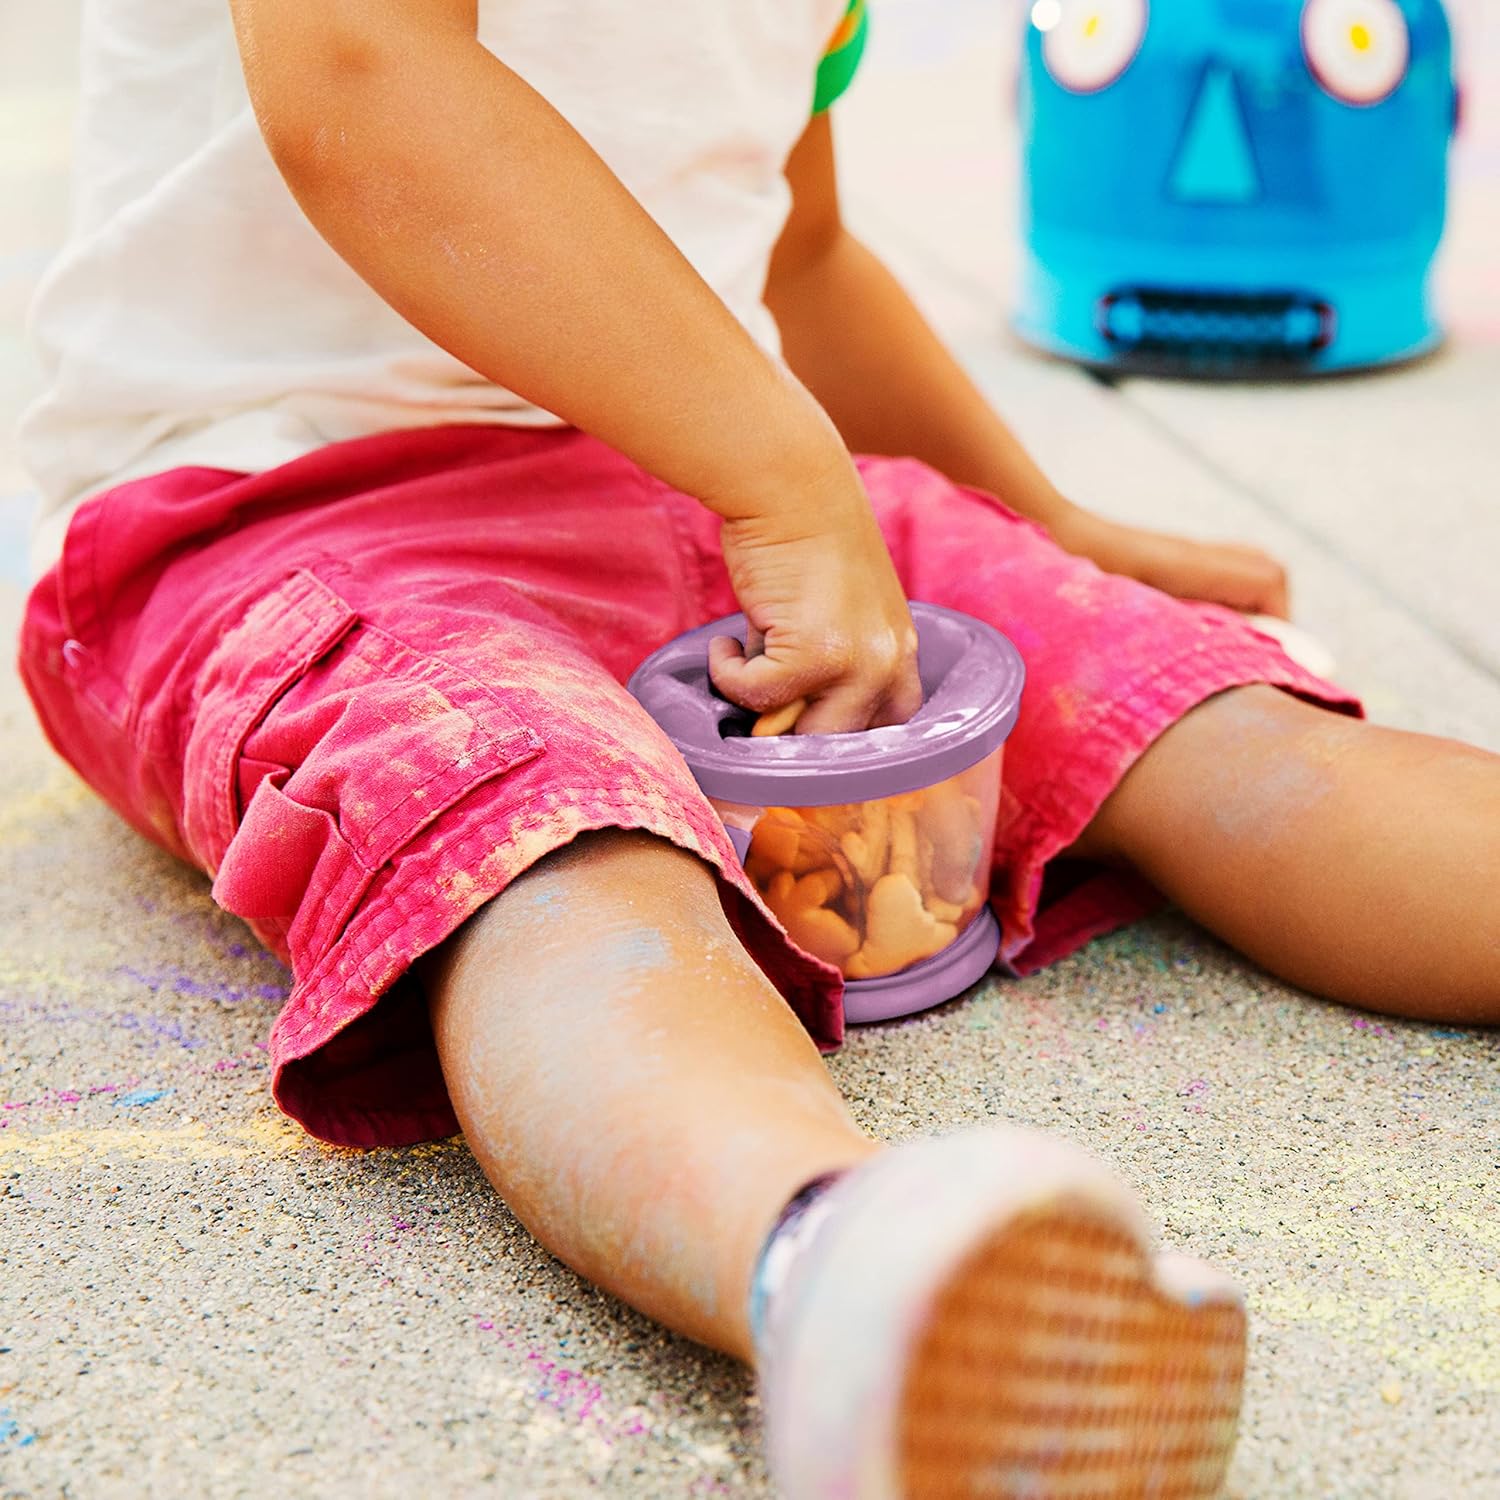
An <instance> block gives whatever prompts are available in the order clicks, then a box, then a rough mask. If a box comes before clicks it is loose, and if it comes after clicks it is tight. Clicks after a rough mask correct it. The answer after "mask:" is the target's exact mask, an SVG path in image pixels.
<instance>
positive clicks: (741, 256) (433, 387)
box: [20, 0, 863, 571]
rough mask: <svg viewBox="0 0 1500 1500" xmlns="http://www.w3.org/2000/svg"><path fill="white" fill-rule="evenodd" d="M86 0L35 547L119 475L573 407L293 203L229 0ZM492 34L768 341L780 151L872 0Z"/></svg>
mask: <svg viewBox="0 0 1500 1500" xmlns="http://www.w3.org/2000/svg"><path fill="white" fill-rule="evenodd" d="M85 14H86V20H85V27H84V57H83V91H82V97H83V105H82V113H81V119H80V125H79V136H78V148H77V168H76V184H75V200H74V216H73V225H72V230H71V234H70V237H69V240H68V243H67V245H66V246H65V248H64V250H63V251H62V254H61V255H60V257H59V258H58V260H57V261H56V263H55V264H54V266H53V267H52V269H51V270H50V271H49V273H48V274H47V276H46V278H45V279H44V281H43V284H42V287H41V289H40V291H39V292H38V294H37V299H36V302H35V304H34V306H33V309H32V332H33V336H34V339H35V342H36V344H37V347H38V351H39V353H40V356H41V359H42V363H43V368H44V371H45V375H46V381H47V384H46V388H45V391H44V394H43V395H42V396H41V398H40V399H39V400H38V401H37V402H36V403H35V404H34V405H33V406H32V408H31V409H30V410H29V411H28V412H27V414H26V416H25V418H24V419H23V422H22V425H21V434H20V436H21V447H22V457H23V459H24V461H25V463H26V464H27V467H28V468H29V469H30V471H31V473H32V475H33V477H34V478H35V480H36V483H37V485H38V487H39V488H40V490H41V495H42V507H41V516H40V519H39V523H38V526H37V530H36V534H35V537H34V541H33V548H32V564H33V567H34V568H36V569H37V570H38V571H41V570H43V569H45V568H46V567H48V566H50V564H51V563H52V562H53V561H54V560H55V559H56V557H57V555H58V553H59V552H60V551H61V547H62V538H63V534H64V532H65V531H66V528H67V522H68V519H69V517H70V515H71V513H72V511H73V510H74V509H76V507H77V506H78V505H79V504H81V503H82V502H83V500H85V499H87V498H88V497H89V496H90V495H93V494H97V493H99V492H100V491H101V490H104V489H106V488H108V487H110V486H111V485H114V484H117V483H119V482H121V481H122V480H125V479H130V478H137V477H140V476H142V475H146V474H152V473H158V472H161V471H163V470H166V469H171V468H176V467H178V466H181V465H184V464H203V465H208V466H212V467H219V468H227V469H243V470H250V471H254V470H260V469H265V468H269V467H271V466H272V465H275V464H280V463H285V462H287V461H289V460H291V459H294V458H297V457H300V456H301V455H302V454H304V453H307V452H309V451H311V450H312V449H314V448H318V447H321V446H322V445H324V444H326V443H331V442H337V441H340V440H342V439H346V438H352V437H359V436H364V435H367V434H370V433H373V432H379V431H385V430H389V429H392V428H401V427H415V426H430V425H435V424H439V423H445V422H500V423H511V424H520V425H545V424H552V423H555V422H556V421H557V418H555V417H554V416H552V415H551V414H550V413H548V412H545V411H542V410H540V409H539V408H537V407H535V406H531V405H529V404H528V403H527V402H525V401H523V400H522V399H521V398H520V397H519V396H516V395H514V394H513V393H511V392H509V391H506V390H504V389H502V388H501V387H499V386H497V385H495V384H493V383H492V382H490V381H487V380H485V379H484V378H483V377H482V376H480V375H478V374H476V373H475V372H474V371H473V370H471V369H470V368H469V367H468V366H467V365H464V364H462V363H461V362H460V361H458V360H456V359H454V358H453V357H452V356H451V355H449V354H448V353H446V352H445V351H444V350H442V349H441V348H439V347H438V346H437V345H436V344H434V343H432V342H431V341H430V340H429V339H427V338H426V337H424V336H423V335H422V334H421V333H419V332H417V330H416V329H415V328H413V327H412V326H411V325H410V324H409V323H407V322H405V321H404V320H403V319H402V318H401V317H400V316H399V315H398V314H397V313H395V312H394V311H393V310H392V309H391V308H389V307H388V306H387V305H386V304H385V303H384V302H382V301H381V299H380V298H379V297H378V296H377V295H376V294H375V293H374V292H373V291H371V290H370V288H369V287H367V286H366V285H365V283H364V282H363V281H361V280H360V278H359V277H358V276H357V275H356V274H355V273H354V272H353V271H352V270H350V268H349V267H348V266H347V265H345V263H344V262H343V261H342V260H340V259H339V257H338V256H337V255H336V254H335V253H334V252H333V250H331V249H330V248H329V247H328V245H327V244H325V243H324V241H323V240H322V239H321V238H320V237H319V235H318V233H317V231H316V230H315V229H314V228H313V227H312V225H311V224H309V223H308V221H307V219H306V218H304V217H303V214H302V211H301V209H300V208H299V207H298V206H297V204H296V201H295V200H294V199H293V198H292V195H291V193H290V192H289V191H288V189H287V187H286V185H285V184H284V183H283V182H282V180H281V177H280V175H279V174H278V173H277V170H276V167H275V165H274V163H273V162H272V160H271V157H270V154H269V152H268V151H267V149H266V146H265V143H264V142H263V141H262V139H261V136H260V133H259V130H258V129H257V127H256V122H255V118H254V115H253V114H252V113H251V109H250V103H249V99H248V97H247V95H246V91H245V84H244V79H243V76H242V74H241V71H240V63H239V56H238V53H237V51H236V47H235V39H234V34H233V31H232V28H231V25H230V20H229V8H228V3H227V0H92V3H91V4H89V5H88V6H87V7H86V11H85ZM856 23H857V26H856ZM856 32H857V35H856ZM479 39H480V41H481V42H483V44H484V45H485V46H486V47H488V48H489V49H490V50H491V51H492V52H494V53H495V55H496V56H498V57H500V58H501V59H502V60H503V61H504V62H505V63H506V64H507V65H508V66H509V67H511V68H513V69H514V70H515V71H516V72H517V73H519V74H520V75H521V76H522V77H523V78H525V79H526V81H527V82H528V83H530V84H531V85H532V87H533V88H535V89H537V90H538V91H539V92H540V93H541V94H542V95H543V96H544V97H546V98H547V99H548V100H549V101H550V102H551V103H552V105H553V106H554V107H555V108H556V109H557V110H559V111H560V112H561V113H562V114H563V115H564V116H565V117H566V118H567V119H568V120H569V121H570V122H571V123H572V124H573V126H574V127H575V128H576V129H577V130H578V131H579V132H580V133H581V134H582V135H583V136H584V137H585V138H586V139H587V140H588V141H589V143H590V144H591V145H592V146H593V147H594V149H595V150H596V151H598V152H599V154H600V155H601V156H602V157H603V159H604V161H605V162H606V163H607V164H608V165H609V166H610V167H611V168H612V169H613V171H614V172H615V173H616V174H617V175H618V176H619V177H620V179H621V180H622V181H623V182H624V184H625V186H626V187H627V188H628V189H629V190H630V191H631V192H632V193H633V194H634V195H635V197H636V198H637V199H638V200H639V201H640V203H641V204H642V205H643V206H644V207H645V208H646V210H647V211H648V212H649V213H650V214H651V215H652V217H653V218H654V219H655V220H656V221H657V222H658V223H659V224H660V225H661V226H662V228H663V229H664V230H665V231H666V232H667V234H668V235H669V236H670V237H671V238H672V239H673V240H674V241H675V242H676V244H677V246H678V248H679V249H680V250H681V251H682V252H683V254H684V255H686V257H687V258H688V259H689V260H690V261H691V262H692V263H693V265H694V266H695V267H696V268H697V270H698V272H699V273H700V274H701V275H702V276H703V277H704V279H705V280H706V281H707V282H708V283H709V285H710V286H711V287H713V289H714V290H715V291H716V292H717V293H718V294H719V296H720V297H721V298H723V300H724V302H725V303H726V304H727V305H728V306H729V308H730V310H731V311H732V312H733V313H734V314H735V315H736V316H737V317H738V318H739V319H740V321H741V322H742V323H743V324H744V325H745V327H746V328H748V329H749V330H750V332H751V333H752V334H753V335H754V336H755V338H756V339H758V340H759V341H760V342H761V343H762V344H763V345H764V346H765V347H766V348H767V349H769V350H772V351H773V352H774V351H776V349H777V347H778V343H777V335H776V328H775V324H774V323H773V321H772V319H771V317H770V314H769V313H768V312H767V311H766V309H765V307H764V305H763V301H762V298H763V293H764V287H765V278H766V269H767V265H768V262H769V258H770V254H771V251H772V249H773V248H774V245H775V242H776V238H777V236H778V234H779V233H780V231H781V227H782V225H783V223H784V222H785V218H786V214H787V211H788V208H789V206H790V199H789V193H788V190H787V186H786V182H785V179H784V177H783V169H784V167H785V163H786V158H787V154H788V153H789V151H790V150H791V148H792V146H793V145H794V144H795V143H796V141H797V140H798V138H799V137H800V136H801V134H802V132H803V130H804V129H805V128H806V126H807V122H808V119H809V116H810V114H811V112H812V109H813V103H814V84H815V80H818V81H819V83H820V84H822V83H823V82H825V80H823V79H821V78H820V76H819V69H820V63H824V60H825V57H827V59H828V62H831V63H834V64H836V65H837V64H839V63H840V62H841V61H842V60H847V69H845V68H839V69H838V71H840V72H842V73H843V74H844V77H845V79H846V78H847V72H848V71H852V65H853V62H855V61H857V57H858V50H859V45H862V43H863V0H854V3H853V4H850V0H710V3H704V0H649V3H647V4H624V3H622V0H480V5H479ZM856 44H858V45H856ZM851 54H852V56H851ZM824 67H825V71H826V68H827V64H826V63H824ZM840 86H841V85H840ZM826 92H827V90H826V88H820V94H826ZM820 102H826V100H821V101H820Z"/></svg>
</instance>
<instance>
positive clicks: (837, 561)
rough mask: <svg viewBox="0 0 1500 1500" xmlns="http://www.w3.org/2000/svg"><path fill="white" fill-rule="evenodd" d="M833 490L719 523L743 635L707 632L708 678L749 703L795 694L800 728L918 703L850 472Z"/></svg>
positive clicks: (904, 714) (893, 585)
mask: <svg viewBox="0 0 1500 1500" xmlns="http://www.w3.org/2000/svg"><path fill="white" fill-rule="evenodd" d="M840 489H841V491H845V493H842V494H841V496H840V497H838V498H836V500H835V501H834V502H833V503H828V502H826V501H824V500H822V499H821V497H820V500H819V502H818V503H817V504H816V505H808V506H807V507H805V508H802V509H799V510H797V511H795V512H793V513H787V514H781V513H777V514H770V515H760V516H751V517H742V518H738V519H732V520H727V521H726V522H725V523H724V530H723V533H722V543H723V548H724V561H725V562H726V564H728V567H729V577H730V581H731V583H732V584H733V586H734V592H735V596H736V598H738V600H739V601H740V607H741V608H742V609H743V610H744V611H745V616H746V619H747V620H748V621H749V623H750V628H751V634H750V640H749V643H748V644H749V648H750V650H749V653H748V654H747V653H746V652H745V651H744V650H743V649H742V648H741V646H740V643H739V642H738V641H736V640H734V639H733V638H731V637H728V636H720V637H719V638H718V639H717V640H715V641H714V642H713V644H712V646H711V647H710V650H709V673H710V675H711V676H712V678H713V683H714V686H715V687H716V688H718V690H719V691H720V692H721V693H723V694H724V696H725V697H726V698H729V699H732V700H733V701H734V702H735V703H738V704H740V705H741V706H742V707H744V708H748V709H752V710H754V711H755V712H757V713H764V712H766V711H767V710H769V709H775V708H780V707H782V706H783V705H785V704H788V703H791V702H792V701H793V700H795V699H797V698H805V699H806V700H807V702H808V707H807V709H806V710H805V711H804V712H803V713H802V714H801V715H800V716H799V717H798V719H797V721H796V729H797V732H798V733H800V734H837V733H841V732H844V731H847V730H856V729H867V728H871V727H873V726H875V725H880V724H901V723H904V722H905V721H906V720H907V719H909V718H910V717H911V716H912V715H913V714H914V713H915V712H916V711H917V709H918V708H920V707H921V706H922V685H921V683H920V681H919V680H918V678H917V634H916V629H915V627H914V626H913V625H912V622H911V614H910V612H909V611H908V610H907V607H906V597H905V595H904V594H903V593H902V590H901V584H900V582H899V580H898V579H897V577H896V570H895V567H894V566H893V564H892V562H891V558H890V553H889V552H887V551H886V546H885V541H884V539H883V538H882V537H881V535H880V530H879V528H878V527H877V526H876V524H875V517H874V515H873V514H872V513H871V510H870V504H869V501H868V500H867V499H866V498H865V495H864V492H863V491H862V490H861V489H860V488H859V486H858V484H857V482H854V481H853V480H852V479H851V480H850V481H848V482H847V484H844V483H841V485H840ZM757 648H758V649H757Z"/></svg>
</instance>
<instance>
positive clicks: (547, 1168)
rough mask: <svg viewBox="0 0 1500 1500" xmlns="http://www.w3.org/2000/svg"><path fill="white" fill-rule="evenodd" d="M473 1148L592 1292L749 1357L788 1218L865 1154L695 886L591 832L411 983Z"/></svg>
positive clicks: (697, 867)
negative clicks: (417, 984) (764, 1286)
mask: <svg viewBox="0 0 1500 1500" xmlns="http://www.w3.org/2000/svg"><path fill="white" fill-rule="evenodd" d="M425 977H426V981H427V985H428V991H429V994H430V996H431V1002H432V1015H433V1027H434V1031H435V1033H436V1037H437V1045H438V1051H439V1055H440V1056H441V1059H442V1065H443V1072H444V1075H445V1076H446V1078H447V1081H448V1087H449V1091H450V1093H451V1094H452V1098H453V1103H454V1106H455V1108H456V1110H457V1112H458V1117H459V1120H460V1121H461V1122H462V1124H463V1127H464V1134H465V1136H466V1137H467V1139H468V1142H469V1145H470V1147H471V1148H472V1150H473V1151H474V1154H475V1156H477V1157H478V1159H479V1162H480V1164H481V1166H483V1168H484V1170H485V1173H486V1175H487V1176H488V1177H489V1179H490V1181H491V1182H493V1183H494V1184H495V1186H496V1188H497V1189H499V1191H500V1194H501V1196H502V1197H503V1198H504V1199H505V1201H506V1203H508V1204H509V1205H510V1207H511V1209H512V1210H513V1211H514V1212H515V1214H516V1216H517V1217H518V1218H519V1219H520V1220H521V1222H522V1223H524V1224H525V1225H526V1227H527V1228H528V1229H529V1230H531V1232H532V1233H533V1234H534V1235H535V1236H536V1237H537V1239H539V1240H540V1241H541V1242H542V1244H543V1245H545V1246H546V1247H547V1248H548V1249H549V1250H551V1251H552V1252H553V1253H554V1254H556V1255H557V1256H559V1257H560V1258H561V1259H562V1260H564V1261H566V1262H567V1263H568V1264H569V1265H571V1266H573V1267H574V1268H575V1269H576V1270H578V1271H579V1272H581V1273H582V1274H583V1275H584V1276H586V1277H588V1278H589V1280H590V1281H593V1282H596V1283H597V1284H598V1285H600V1286H602V1287H604V1288H606V1289H607V1290H609V1291H611V1292H613V1293H615V1294H616V1295H617V1296H619V1297H622V1298H624V1300H625V1301H627V1302H630V1303H632V1304H633V1305H634V1306H636V1307H638V1308H640V1309H642V1310H643V1311H645V1312H647V1313H649V1314H651V1315H652V1316H653V1317H655V1318H658V1319H660V1320H661V1321H662V1322H664V1323H666V1324H668V1325H669V1326H671V1327H673V1328H676V1329H678V1330H679V1331H681V1332H683V1333H686V1334H688V1335H690V1336H691V1337H693V1338H695V1339H699V1340H701V1341H702V1342H704V1343H708V1344H713V1345H716V1346H717V1347H718V1348H721V1349H725V1350H728V1351H729V1352H730V1353H733V1354H736V1355H739V1356H740V1357H741V1358H743V1359H746V1360H748V1359H749V1358H750V1357H751V1339H750V1330H749V1323H748V1318H747V1309H748V1297H749V1285H750V1278H751V1272H752V1270H753V1267H754V1263H755V1259H756V1256H757V1254H758V1252H759V1250H760V1247H761V1244H762V1242H763V1241H764V1239H765V1236H766V1233H767V1231H768V1230H769V1229H770V1227H771V1225H772V1223H773V1221H774V1220H775V1218H776V1216H777V1214H778V1213H779V1212H780V1210H781V1209H782V1207H783V1206H784V1205H785V1204H786V1202H787V1200H788V1199H789V1198H790V1197H791V1196H792V1195H793V1194H794V1193H795V1192H796V1191H797V1190H798V1189H799V1188H801V1187H802V1186H803V1185H804V1184H806V1183H807V1182H809V1181H810V1180H811V1179H812V1178H814V1177H817V1176H819V1175H820V1174H822V1173H825V1172H828V1171H831V1170H834V1169H837V1168H841V1167H845V1166H849V1165H852V1164H854V1163H856V1162H859V1161H862V1160H863V1159H864V1158H865V1157H867V1156H869V1155H870V1154H871V1153H873V1152H874V1151H875V1150H877V1149H878V1148H877V1146H876V1143H875V1142H873V1141H871V1140H870V1139H869V1138H868V1137H866V1136H864V1135H862V1134H861V1133H860V1132H859V1131H858V1130H857V1129H856V1128H855V1126H854V1124H853V1122H852V1121H851V1120H850V1118H849V1115H848V1114H847V1112H846V1111H845V1108H844V1105H843V1101H842V1099H841V1098H840V1096H839V1093H838V1090H837V1089H836V1088H835V1086H834V1084H833V1081H832V1079H831V1078H830V1077H829V1075H828V1072H827V1069H826V1068H825V1067H824V1066H823V1063H822V1060H821V1059H820V1058H819V1056H818V1053H817V1049H816V1048H815V1047H814V1046H813V1044H812V1042H811V1040H810V1039H809V1038H808V1036H807V1033H806V1032H805V1031H803V1029H802V1027H801V1026H800V1025H799V1024H798V1022H797V1020H796V1019H795V1017H794V1016H793V1015H792V1013H791V1011H790V1010H789V1009H788V1008H787V1006H786V1003H785V1001H783V1000H782V999H781V997H780V996H779V995H778V994H777V993H776V991H775V990H774V989H773V988H772V987H771V985H770V984H769V983H768V982H767V980H766V979H765V977H764V976H763V975H762V974H761V972H760V971H759V969H758V968H757V967H756V966H755V963H754V962H753V960H752V959H751V958H750V957H749V955H748V954H747V953H746V952H745V951H744V949H743V948H742V947H741V946H740V944H739V942H738V941H737V940H736V938H735V936H734V934H733V932H732V931H731V929H730V927H729V924H728V922H727V921H726V920H725V917H724V914H723V911H722V909H721V908H720V905H719V898H718V893H717V890H716V888H715V885H714V880H713V877H712V876H711V874H710V873H709V871H708V869H707V868H706V867H705V866H704V865H702V864H701V863H700V862H699V861H698V860H696V859H695V858H693V857H692V856H691V855H689V854H685V853H683V852H682V851H681V850H678V849H676V848H674V847H672V846H671V845H669V844H666V843H664V842H661V841H660V840H657V839H655V838H652V837H650V836H648V835H645V834H635V833H600V834H591V835H586V836H585V837H583V838H581V839H580V840H578V842H577V843H575V844H574V845H572V846H571V847H569V848H568V849H565V850H562V851H560V852H558V853H556V854H553V855H552V856H550V857H549V858H547V859H545V860H543V861H541V862H540V863H539V864H538V865H536V866H535V867H533V869H531V870H530V871H528V872H527V873H526V874H525V875H524V876H522V877H521V878H520V879H519V880H518V881H516V882H515V884H514V885H512V886H511V887H510V888H509V889H508V890H507V891H506V892H505V893H504V894H503V895H502V896H500V897H499V898H498V899H496V900H495V901H493V902H491V903H490V904H489V905H488V906H487V907H485V908H484V909H483V910H482V911H481V912H479V913H478V915H476V916H475V917H474V918H472V919H471V920H470V921H469V922H468V923H467V925H466V926H465V927H464V928H463V929H462V930H461V931H460V932H459V933H457V934H456V935H455V936H454V937H453V938H452V939H451V940H450V941H449V942H448V943H447V944H446V946H445V947H444V948H443V949H441V950H440V951H439V953H438V954H437V955H435V956H434V958H433V960H432V961H431V962H430V967H429V968H428V969H427V971H426V976H425Z"/></svg>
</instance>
